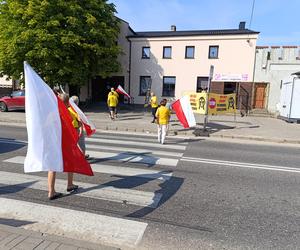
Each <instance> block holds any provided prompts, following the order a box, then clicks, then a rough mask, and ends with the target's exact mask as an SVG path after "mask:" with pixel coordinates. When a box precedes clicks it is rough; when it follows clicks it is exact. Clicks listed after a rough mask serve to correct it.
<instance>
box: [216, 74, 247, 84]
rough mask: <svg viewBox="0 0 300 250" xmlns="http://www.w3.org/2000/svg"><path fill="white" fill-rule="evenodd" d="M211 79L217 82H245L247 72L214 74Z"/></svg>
mask: <svg viewBox="0 0 300 250" xmlns="http://www.w3.org/2000/svg"><path fill="white" fill-rule="evenodd" d="M213 80H214V81H219V82H221V81H222V82H247V81H249V76H248V74H215V76H214V79H213Z"/></svg>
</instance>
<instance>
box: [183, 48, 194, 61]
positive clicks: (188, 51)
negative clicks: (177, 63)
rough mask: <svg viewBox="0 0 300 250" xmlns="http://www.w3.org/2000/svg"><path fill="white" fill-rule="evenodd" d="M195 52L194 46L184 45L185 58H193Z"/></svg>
mask: <svg viewBox="0 0 300 250" xmlns="http://www.w3.org/2000/svg"><path fill="white" fill-rule="evenodd" d="M194 54H195V46H186V47H185V58H188V59H193V58H194Z"/></svg>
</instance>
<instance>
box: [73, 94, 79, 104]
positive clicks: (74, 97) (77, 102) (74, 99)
mask: <svg viewBox="0 0 300 250" xmlns="http://www.w3.org/2000/svg"><path fill="white" fill-rule="evenodd" d="M71 99H72V100H73V102H74V103H75V104H76V105H77V106H78V104H79V98H78V96H76V95H73V96H72V97H71Z"/></svg>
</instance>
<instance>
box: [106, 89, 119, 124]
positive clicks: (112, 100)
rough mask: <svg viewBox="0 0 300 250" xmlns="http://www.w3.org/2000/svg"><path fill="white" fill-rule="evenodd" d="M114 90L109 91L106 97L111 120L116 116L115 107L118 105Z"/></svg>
mask: <svg viewBox="0 0 300 250" xmlns="http://www.w3.org/2000/svg"><path fill="white" fill-rule="evenodd" d="M112 89H114V88H112ZM114 92H115V91H110V92H109V93H108V97H107V105H108V108H109V112H110V118H111V119H112V120H114V119H115V117H116V108H117V105H118V97H117V96H116V94H115V93H114Z"/></svg>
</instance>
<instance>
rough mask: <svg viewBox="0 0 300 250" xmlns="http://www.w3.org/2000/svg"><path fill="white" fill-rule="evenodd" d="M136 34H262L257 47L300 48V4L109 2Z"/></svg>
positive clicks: (267, 0)
mask: <svg viewBox="0 0 300 250" xmlns="http://www.w3.org/2000/svg"><path fill="white" fill-rule="evenodd" d="M109 2H110V3H114V4H115V6H116V9H117V12H118V13H117V16H118V17H119V18H121V19H123V20H125V21H127V22H128V23H129V24H130V27H131V28H132V29H133V30H134V31H167V30H170V27H171V25H172V24H174V25H176V27H177V30H208V29H235V28H238V25H239V22H240V21H246V28H248V29H249V28H250V29H251V30H254V31H259V32H260V35H259V38H258V41H257V45H299V46H300V15H299V9H300V0H255V7H254V12H253V19H252V24H251V27H250V19H251V11H252V4H253V0H110V1H109Z"/></svg>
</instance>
